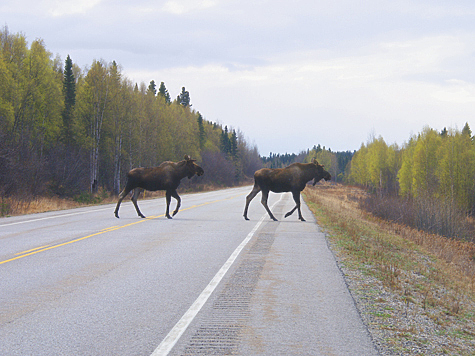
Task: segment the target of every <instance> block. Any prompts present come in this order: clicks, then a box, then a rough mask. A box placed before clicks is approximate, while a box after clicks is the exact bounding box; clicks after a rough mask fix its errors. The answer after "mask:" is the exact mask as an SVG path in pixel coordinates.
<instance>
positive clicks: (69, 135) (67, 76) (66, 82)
mask: <svg viewBox="0 0 475 356" xmlns="http://www.w3.org/2000/svg"><path fill="white" fill-rule="evenodd" d="M63 95H64V109H63V114H62V117H63V130H64V134H63V139H64V140H65V142H69V143H70V142H71V140H72V139H73V132H72V131H73V129H72V126H73V124H72V121H73V110H74V106H75V105H76V79H75V78H74V73H73V61H72V60H71V57H70V56H69V54H68V57H67V58H66V61H65V65H64V74H63Z"/></svg>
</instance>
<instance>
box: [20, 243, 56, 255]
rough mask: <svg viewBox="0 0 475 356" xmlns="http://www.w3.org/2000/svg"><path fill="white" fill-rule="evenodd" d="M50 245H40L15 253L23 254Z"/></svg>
mask: <svg viewBox="0 0 475 356" xmlns="http://www.w3.org/2000/svg"><path fill="white" fill-rule="evenodd" d="M48 246H49V245H45V246H40V247H35V248H32V249H31V250H26V251H22V252H17V253H15V255H22V254H24V253H27V252H31V251H35V250H39V249H41V248H45V247H48Z"/></svg>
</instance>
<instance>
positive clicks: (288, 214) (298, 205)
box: [285, 192, 305, 221]
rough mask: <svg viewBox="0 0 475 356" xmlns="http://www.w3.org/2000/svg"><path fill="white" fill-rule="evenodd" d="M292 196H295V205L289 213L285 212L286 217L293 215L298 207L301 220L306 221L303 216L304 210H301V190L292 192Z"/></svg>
mask: <svg viewBox="0 0 475 356" xmlns="http://www.w3.org/2000/svg"><path fill="white" fill-rule="evenodd" d="M292 196H293V197H294V201H295V207H294V208H293V209H292V210H290V211H289V212H288V213H287V214H285V217H288V216H290V215H292V214H293V213H294V211H295V210H296V209H298V212H299V219H300V220H301V221H305V219H304V218H303V216H302V212H301V211H300V192H292Z"/></svg>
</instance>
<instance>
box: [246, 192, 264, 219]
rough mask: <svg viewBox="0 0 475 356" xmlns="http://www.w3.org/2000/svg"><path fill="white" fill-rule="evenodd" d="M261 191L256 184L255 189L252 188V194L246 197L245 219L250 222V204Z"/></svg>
mask: <svg viewBox="0 0 475 356" xmlns="http://www.w3.org/2000/svg"><path fill="white" fill-rule="evenodd" d="M260 191H261V188H260V187H259V186H258V185H257V184H254V188H252V190H251V192H250V193H249V194H248V196H247V197H246V207H245V208H244V219H246V220H249V218H248V217H247V209H249V203H250V202H251V200H252V199H254V197H255V196H256V195H257V193H259V192H260Z"/></svg>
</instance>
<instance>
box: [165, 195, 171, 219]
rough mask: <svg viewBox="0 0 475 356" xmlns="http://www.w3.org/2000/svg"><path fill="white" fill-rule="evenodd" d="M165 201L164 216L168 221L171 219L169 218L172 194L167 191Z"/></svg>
mask: <svg viewBox="0 0 475 356" xmlns="http://www.w3.org/2000/svg"><path fill="white" fill-rule="evenodd" d="M165 197H166V200H167V211H166V212H165V216H166V217H167V218H168V219H171V218H172V217H171V216H170V202H171V201H172V192H171V191H169V190H167V192H166V194H165Z"/></svg>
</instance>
